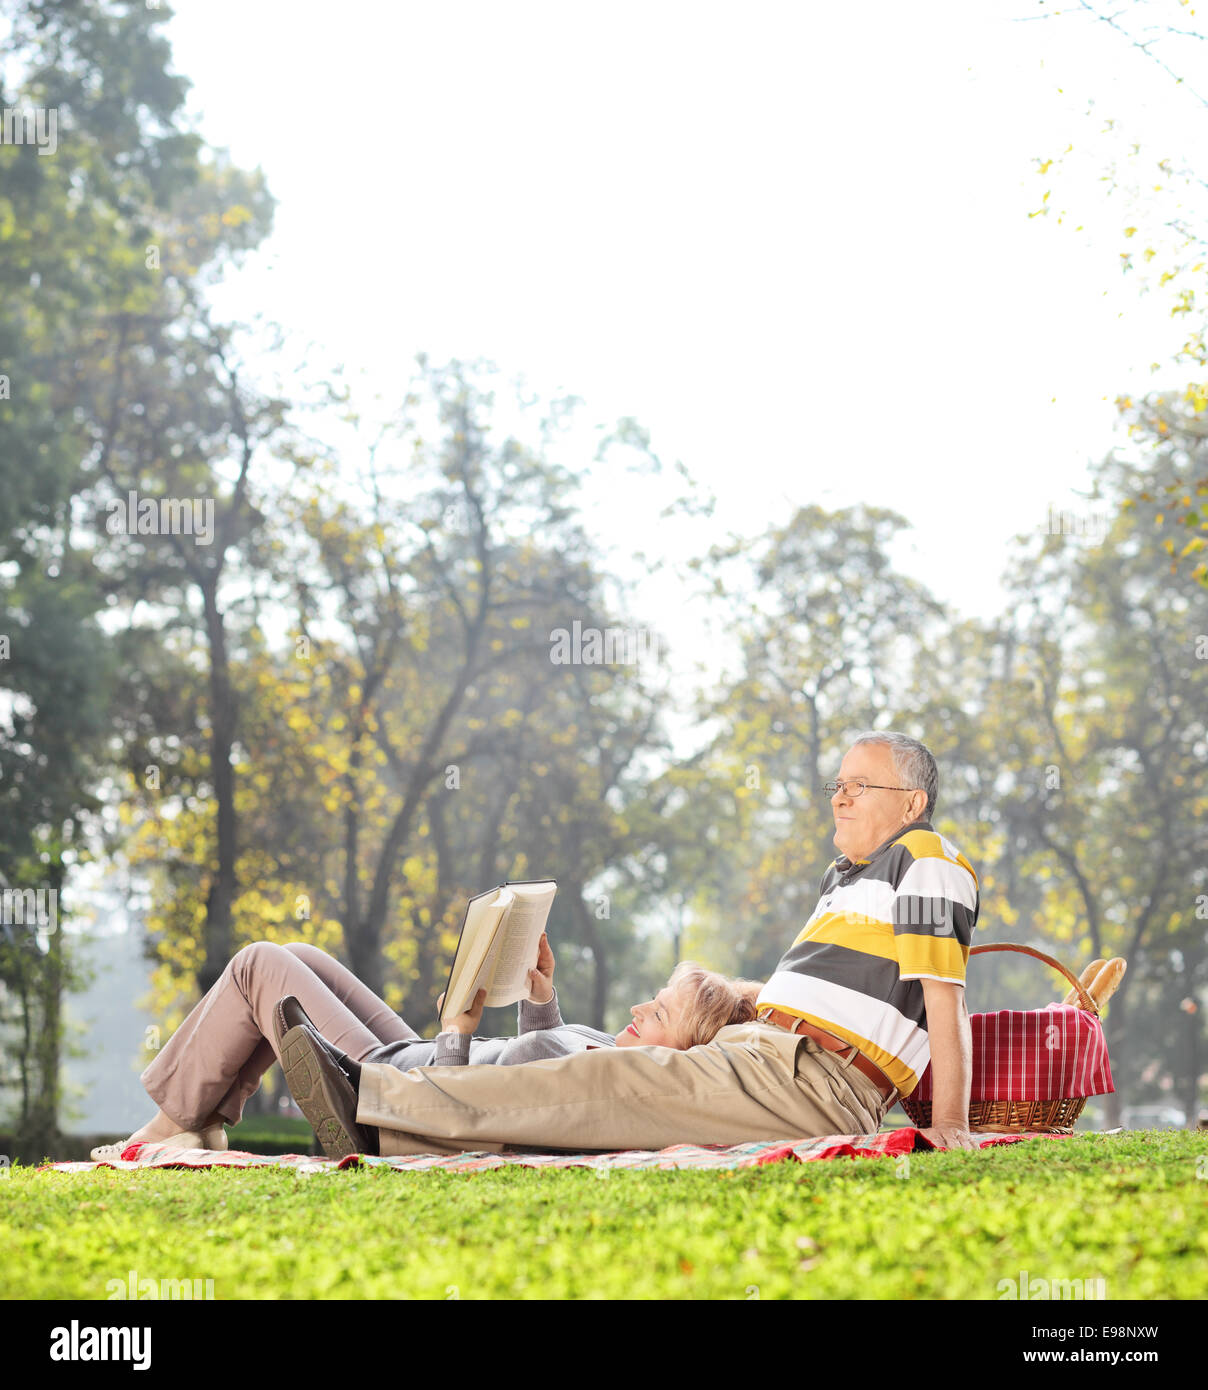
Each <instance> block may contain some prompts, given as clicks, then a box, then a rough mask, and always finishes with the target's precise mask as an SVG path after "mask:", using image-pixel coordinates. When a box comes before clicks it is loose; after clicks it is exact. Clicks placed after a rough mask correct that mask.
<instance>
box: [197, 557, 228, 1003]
mask: <svg viewBox="0 0 1208 1390" xmlns="http://www.w3.org/2000/svg"><path fill="white" fill-rule="evenodd" d="M202 597H203V599H204V602H205V616H206V636H207V638H208V639H209V646H210V776H211V778H212V779H213V782H214V800H215V802H216V803H217V807H218V863H217V867H216V871H215V874H214V878H213V880H212V881H211V883H210V892H209V895H208V896H207V898H206V920H205V927H204V931H203V940H204V943H205V956H204V958H203V961H202V966H201V970H200V971H199V973H198V980H197V982H198V985H199V986H200V988H201V992H202V993H203V994H205V993H206V992H207V991H208V990H209V989H210V988H211V987H212V986H213V985H214V984H215V983H216V982H217V980H218V977H219V976H220V975H221V974H222V972H223V970H224V969H225V968H226V966H227V963H228V962H229V961H230V959H231V956H232V954H233V950H232V947H233V939H232V933H231V909H232V906H233V904H234V901H235V891H236V890H235V769H234V767H233V766H232V764H231V748H232V746H233V744H234V742H235V721H236V707H235V692H234V691H233V690H232V688H231V675H230V667H229V664H228V661H227V649H226V629H225V627H224V624H223V615H222V613H221V612H220V611H219V608H218V575H217V573H215V574H214V576H213V578H212V580H211V581H209V582H207V583H206V584H205V585H203V586H202Z"/></svg>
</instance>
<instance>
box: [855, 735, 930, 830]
mask: <svg viewBox="0 0 1208 1390" xmlns="http://www.w3.org/2000/svg"><path fill="white" fill-rule="evenodd" d="M861 743H884V744H886V745H887V746H888V747H889V750H890V752H891V753H892V754H893V765H894V768H895V769H896V771H897V776H898V785H899V786H902V787H905V788H906V789H907V790H908V791H915V790H916V789H921V790H922V791H925V792H926V793H927V806H926V809H925V810H924V811H923V815H922V819H923V820H930V819H931V813H932V811H934V810H935V799H936V797H937V796H938V795H939V790H940V770H939V768H938V767H936V765H935V758H934V757H932V755H931V749H930V748H928V747H927V746H926V745H925V744H922V743H920V742H919V741H918V739H917V738H911V737H910V735H909V734H897V733H892V732H889V731H886V732H885V733H877V732H876V731H875V730H870V731H869V732H868V733H866V734H857V735H856V737H855V738H854V739H852V742H851V746H852V747H853V748H855V747H856V746H857V745H858V744H861Z"/></svg>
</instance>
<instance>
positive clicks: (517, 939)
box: [486, 879, 558, 1008]
mask: <svg viewBox="0 0 1208 1390" xmlns="http://www.w3.org/2000/svg"><path fill="white" fill-rule="evenodd" d="M508 887H509V888H510V889H511V891H512V892H513V893H514V895H515V896H514V898H513V901H512V904H511V906H510V907H509V908H508V911H507V913H506V915H505V916H504V918H503V921H502V922H501V923H500V926H499V930H498V932H497V933H496V942H497V946H496V948H495V949H494V951H493V960H492V962H491V974H490V977H489V979H490V983H489V984H488V985H487V988H488V990H489V993H488V994H487V1000H486V1002H487V1005H488V1006H489V1007H490V1008H499V1007H502V1006H503V1005H505V1004H514V1003H516V1001H517V1000H518V999H527V998H528V997H529V995H530V994H531V992H532V990H531V986H530V984H529V978H528V972H529V971H530V970H531V969H532V968H533V967H534V966H535V965H536V964H537V947H538V944H539V942H540V940H541V933H542V932H543V931H544V930H545V924H546V922H548V921H549V914H550V908H551V907H552V906H553V903H554V894H555V893H556V892H557V891H558V888H557V884H555V883H554V882H553V881H552V880H548V879H547V880H544V881H543V882H540V883H512V884H509V885H508Z"/></svg>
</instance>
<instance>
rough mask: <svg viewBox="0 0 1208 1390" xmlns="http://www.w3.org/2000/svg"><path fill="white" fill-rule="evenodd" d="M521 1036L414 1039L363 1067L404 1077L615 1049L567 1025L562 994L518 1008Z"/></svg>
mask: <svg viewBox="0 0 1208 1390" xmlns="http://www.w3.org/2000/svg"><path fill="white" fill-rule="evenodd" d="M518 1013H519V1023H518V1028H519V1033H518V1035H517V1036H516V1037H514V1038H480V1037H478V1036H477V1035H475V1036H474V1037H471V1036H470V1035H469V1034H468V1033H440V1034H438V1035H437V1037H435V1038H410V1039H408V1041H406V1042H393V1043H383V1044H382V1046H381V1047H375V1048H374V1049H373V1051H372V1052H370V1053H369V1055H368V1056H367V1057H362V1058H361V1061H362V1062H381V1063H384V1064H385V1065H386V1066H388V1067H397V1068H398V1069H399V1071H410V1070H411V1068H412V1067H464V1066H467V1065H471V1066H476V1067H478V1066H498V1067H510V1066H515V1065H516V1064H517V1063H518V1062H535V1061H537V1060H538V1059H539V1058H542V1057H568V1056H570V1054H571V1053H572V1052H584V1051H586V1050H587V1048H589V1047H615V1046H616V1045H617V1040H616V1038H614V1037H613V1035H612V1034H611V1033H601V1032H600V1030H599V1029H598V1028H588V1027H587V1025H586V1024H583V1023H563V1022H562V1014H561V1011H560V1010H559V1008H558V992H557V990H555V991H554V997H553V998H552V999H551V1000H550V1001H549V1003H548V1004H532V1003H530V1002H529V1001H528V1000H527V999H522V1000H521V1001H520V1003H519V1005H518Z"/></svg>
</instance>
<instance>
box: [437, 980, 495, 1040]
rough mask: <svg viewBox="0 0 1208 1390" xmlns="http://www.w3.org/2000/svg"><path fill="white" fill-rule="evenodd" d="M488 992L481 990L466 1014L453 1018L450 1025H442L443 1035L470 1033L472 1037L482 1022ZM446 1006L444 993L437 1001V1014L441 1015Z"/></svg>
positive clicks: (449, 1022)
mask: <svg viewBox="0 0 1208 1390" xmlns="http://www.w3.org/2000/svg"><path fill="white" fill-rule="evenodd" d="M486 997H487V992H486V990H485V989H480V990H479V991H478V993H477V994H476V995H475V996H474V1002H473V1003H472V1004H471V1005H470V1007H469V1008H468V1009H467V1010H466V1011H465V1013H464V1014H458V1015H457V1017H456V1018H451V1019H450V1020H449V1021H448V1023H445V1024H442V1025H441V1032H442V1033H468V1034H470V1035H471V1036H473V1034H474V1033H475V1032H477V1030H478V1025H479V1024H480V1023H481V1022H482V1009H483V1005H484V1004H485V1003H486ZM444 1006H445V996H444V994H443V993H442V994H441V996H440V998H439V999H438V1000H437V1001H436V1012H437V1014H438V1015H439V1013H440V1011H441V1009H443V1008H444Z"/></svg>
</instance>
